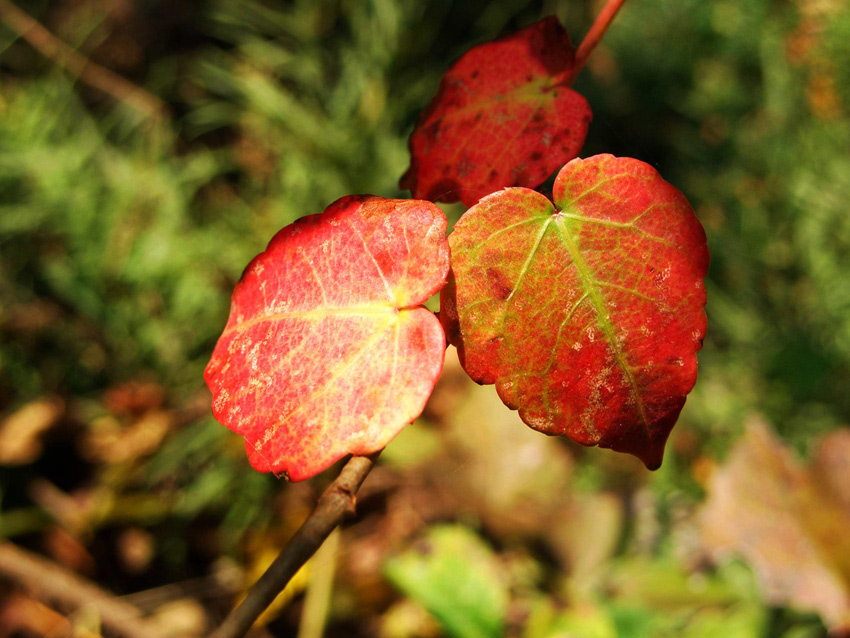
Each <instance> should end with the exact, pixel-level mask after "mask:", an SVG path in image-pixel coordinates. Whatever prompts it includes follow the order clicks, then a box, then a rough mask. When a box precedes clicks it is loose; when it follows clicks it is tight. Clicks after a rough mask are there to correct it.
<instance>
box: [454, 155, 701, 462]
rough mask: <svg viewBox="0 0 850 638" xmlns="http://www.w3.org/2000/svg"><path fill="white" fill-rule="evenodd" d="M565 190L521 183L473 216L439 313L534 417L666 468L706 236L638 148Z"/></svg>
mask: <svg viewBox="0 0 850 638" xmlns="http://www.w3.org/2000/svg"><path fill="white" fill-rule="evenodd" d="M554 198H555V202H556V204H557V208H555V207H554V206H553V205H552V203H551V202H550V201H549V200H548V199H546V198H545V197H544V196H543V195H540V194H539V193H536V192H534V191H531V190H527V189H524V188H509V189H505V190H503V191H501V192H498V193H494V194H493V195H490V196H489V197H486V198H484V199H482V200H481V201H480V202H479V203H478V204H477V205H476V206H474V207H473V208H471V209H470V210H469V211H467V213H466V214H465V215H464V216H463V217H461V219H460V221H459V222H458V223H457V225H456V226H455V229H454V232H453V233H452V235H451V237H450V238H449V245H450V246H451V252H452V270H451V272H450V274H449V283H448V285H447V286H446V288H444V289H443V293H442V295H441V299H442V301H441V306H442V308H441V312H440V318H441V320H442V321H443V326H444V327H445V328H446V333H447V335H448V338H449V341H450V342H451V343H453V344H455V345H456V346H457V347H458V351H459V353H460V356H461V361H462V363H463V366H464V369H465V370H466V371H467V372H468V373H469V375H470V376H471V377H472V378H473V379H475V380H476V381H478V382H480V383H495V384H496V389H497V390H498V392H499V396H500V397H501V398H502V400H503V401H504V402H505V404H507V405H508V406H509V407H510V408H513V409H518V410H519V413H520V416H521V417H522V419H523V421H525V422H526V423H527V424H528V425H530V426H531V427H533V428H535V429H537V430H540V431H541V432H545V433H547V434H567V435H568V436H569V437H570V438H572V439H573V440H575V441H578V442H579V443H582V444H584V445H599V446H601V447H608V448H612V449H614V450H617V451H620V452H629V453H631V454H634V455H635V456H638V457H639V458H640V459H641V460H642V461H643V462H644V463H645V464H646V465H647V467H649V468H651V469H654V468H656V467H658V466H659V465H660V464H661V459H662V456H663V453H664V444H665V442H666V440H667V437H668V435H669V433H670V430H671V429H672V427H673V425H674V424H675V422H676V419H677V418H678V416H679V412H680V411H681V409H682V406H683V405H684V403H685V395H687V394H688V392H690V390H691V388H692V387H693V385H694V382H695V380H696V374H697V361H696V352H697V351H698V350H699V349H700V348H701V347H702V339H703V335H704V334H705V328H706V316H705V312H704V310H703V308H704V306H705V287H704V286H703V282H702V279H703V277H705V274H706V271H707V268H708V249H707V247H706V243H705V233H704V231H703V229H702V226H701V225H700V223H699V221H698V220H697V218H696V216H695V215H694V213H693V210H692V209H691V207H690V205H689V204H688V202H687V200H686V199H685V197H684V196H683V195H682V194H681V193H680V192H679V191H678V190H676V189H675V188H674V187H673V186H671V185H670V184H668V183H667V182H665V181H664V180H663V179H661V177H660V176H659V175H658V173H657V172H656V171H655V170H654V169H653V168H652V167H651V166H649V165H648V164H644V163H643V162H639V161H638V160H634V159H628V158H615V157H613V156H611V155H597V156H595V157H591V158H589V159H586V160H579V159H576V160H573V161H571V162H570V163H569V164H567V165H566V166H565V167H564V168H563V169H562V170H561V172H560V173H559V174H558V177H557V179H556V180H555V186H554Z"/></svg>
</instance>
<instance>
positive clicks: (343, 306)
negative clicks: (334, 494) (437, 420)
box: [206, 196, 449, 481]
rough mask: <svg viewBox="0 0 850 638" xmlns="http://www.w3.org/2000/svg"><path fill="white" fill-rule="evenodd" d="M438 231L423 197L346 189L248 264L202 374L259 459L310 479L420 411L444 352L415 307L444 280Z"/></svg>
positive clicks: (436, 330)
mask: <svg viewBox="0 0 850 638" xmlns="http://www.w3.org/2000/svg"><path fill="white" fill-rule="evenodd" d="M445 232H446V218H445V216H444V215H443V213H442V212H441V211H440V210H439V209H438V208H437V207H436V206H435V205H433V204H431V203H430V202H423V201H410V200H390V199H383V198H379V197H371V196H353V197H345V198H343V199H341V200H339V201H337V202H336V203H334V204H332V205H331V206H329V207H328V208H327V210H325V212H324V213H322V214H320V215H312V216H309V217H305V218H302V219H300V220H298V221H297V222H295V223H294V224H292V225H291V226H287V227H286V228H284V229H283V230H281V231H280V232H279V233H278V234H277V235H276V236H275V237H274V239H272V241H271V243H270V244H269V246H268V248H267V249H266V251H265V252H263V253H262V254H260V255H259V256H258V257H256V258H255V259H254V260H253V261H252V262H251V264H250V265H249V266H248V268H247V269H246V271H245V273H244V275H243V276H242V279H241V281H240V282H239V283H238V284H237V286H236V289H235V290H234V292H233V300H232V305H231V312H230V318H229V320H228V322H227V326H226V328H225V329H224V333H223V334H222V336H221V338H220V339H219V341H218V344H217V345H216V348H215V352H214V353H213V356H212V360H211V361H210V363H209V365H208V366H207V369H206V380H207V384H208V385H209V387H210V389H211V390H212V393H213V413H214V415H215V417H216V418H217V419H218V420H219V422H221V423H222V424H224V425H226V426H227V427H228V428H230V429H231V430H234V431H235V432H238V433H239V434H241V435H243V436H244V437H245V443H246V448H247V451H248V457H249V458H250V461H251V464H252V465H253V467H254V468H255V469H257V470H259V471H263V472H269V471H271V472H275V473H276V474H283V475H286V476H288V477H289V478H290V479H292V480H294V481H297V480H302V479H306V478H310V477H311V476H313V475H315V474H317V473H319V472H321V471H322V470H324V469H325V468H327V467H328V466H329V465H331V464H332V463H333V462H335V461H336V460H338V459H340V458H341V457H343V456H345V455H346V454H369V453H372V452H376V451H378V450H380V449H382V448H383V447H384V446H385V445H386V444H387V443H388V442H389V441H390V440H391V439H392V438H393V437H394V436H395V435H396V434H397V433H398V432H399V431H400V430H401V428H403V427H404V426H405V425H406V424H407V423H409V422H411V421H412V420H413V419H415V418H416V417H417V416H418V415H419V413H420V412H421V411H422V408H423V407H424V405H425V401H426V400H427V398H428V396H429V395H430V393H431V390H432V389H433V386H434V383H435V382H436V379H437V377H438V376H439V373H440V370H441V369H442V365H443V356H444V351H445V337H444V335H443V331H442V329H441V327H440V323H439V321H437V319H436V317H434V315H433V314H432V313H431V312H430V311H428V310H426V309H425V308H424V307H422V306H421V305H420V304H421V303H423V302H424V301H425V300H427V299H428V297H429V296H430V295H432V294H433V293H435V292H436V291H437V290H439V289H440V287H441V286H442V285H443V283H444V282H445V279H446V272H447V270H448V258H449V254H448V245H447V242H446V237H445Z"/></svg>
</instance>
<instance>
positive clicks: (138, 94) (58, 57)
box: [0, 0, 168, 120]
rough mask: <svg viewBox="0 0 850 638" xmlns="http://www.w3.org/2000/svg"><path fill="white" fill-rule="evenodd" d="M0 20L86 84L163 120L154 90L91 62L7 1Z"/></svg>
mask: <svg viewBox="0 0 850 638" xmlns="http://www.w3.org/2000/svg"><path fill="white" fill-rule="evenodd" d="M0 20H2V21H3V23H4V24H6V25H7V26H8V27H9V28H10V29H12V31H14V32H15V33H17V34H18V35H19V36H20V37H22V38H23V39H24V40H26V41H27V42H29V44H30V46H32V48H33V49H35V50H36V51H38V52H39V53H41V55H43V56H44V57H45V58H47V59H48V60H50V61H52V62H54V63H55V64H57V65H59V66H60V67H62V68H64V69H65V70H67V71H69V72H70V73H71V74H73V75H75V76H77V77H78V78H80V79H81V80H82V81H83V82H85V83H86V84H88V85H90V86H93V87H95V88H97V89H99V90H101V91H103V92H104V93H106V94H108V95H111V96H112V97H114V98H115V99H117V100H119V101H120V102H124V103H126V104H128V105H129V106H131V107H133V108H134V109H136V110H137V111H139V112H141V113H142V114H144V115H146V116H148V117H151V118H153V119H155V120H162V119H164V118H165V116H166V114H167V113H168V107H167V106H166V104H165V102H163V101H162V100H160V99H159V98H158V97H156V96H155V95H154V94H153V93H149V92H148V91H145V90H144V89H143V88H141V87H138V86H136V85H135V84H133V83H132V82H129V81H128V80H126V79H124V78H122V77H121V76H120V75H117V74H116V73H113V72H112V71H110V70H109V69H107V68H106V67H103V66H100V65H99V64H97V63H96V62H92V61H91V60H89V59H88V58H87V57H86V56H84V55H83V54H81V53H80V52H79V51H75V50H74V49H72V48H71V47H69V46H68V45H67V44H65V43H64V42H62V41H61V40H60V39H59V38H57V37H56V36H55V35H53V34H52V33H50V31H48V30H47V29H46V28H45V27H44V26H42V25H41V23H39V22H38V21H37V20H35V18H33V17H32V16H30V15H29V14H28V13H26V12H25V11H23V10H21V9H19V8H18V7H17V6H16V5H15V4H13V3H12V2H11V1H10V0H0Z"/></svg>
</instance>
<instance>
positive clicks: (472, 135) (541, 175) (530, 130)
mask: <svg viewBox="0 0 850 638" xmlns="http://www.w3.org/2000/svg"><path fill="white" fill-rule="evenodd" d="M574 64H575V51H574V49H573V46H572V44H571V43H570V38H569V35H568V34H567V31H566V30H565V29H564V27H563V26H562V25H561V24H560V22H558V20H557V18H555V17H553V16H550V17H547V18H544V19H543V20H540V21H539V22H536V23H534V24H532V25H530V26H528V27H526V28H524V29H521V30H520V31H517V32H516V33H513V34H511V35H508V36H506V37H504V38H501V39H498V40H494V41H492V42H488V43H485V44H482V45H479V46H477V47H474V48H472V49H470V50H469V51H467V52H466V53H465V54H464V55H463V56H462V57H461V58H460V59H459V60H458V61H457V62H455V63H454V64H453V65H452V67H451V68H450V69H449V70H448V71H447V72H446V74H445V75H444V76H443V79H442V80H441V82H440V86H439V89H438V91H437V94H436V95H435V97H434V98H433V100H432V101H431V103H430V104H429V106H428V107H427V108H426V109H425V111H424V112H423V113H422V115H421V116H420V118H419V121H418V124H417V126H416V128H415V130H414V131H413V133H412V134H411V136H410V139H409V142H408V146H409V149H410V156H411V163H410V167H409V168H408V170H407V172H406V173H405V174H404V175H403V176H402V178H401V180H400V182H399V184H400V187H401V188H405V189H410V191H411V192H412V194H413V196H414V197H416V198H421V199H428V200H431V201H441V202H455V201H458V200H460V201H462V202H463V203H464V205H466V206H472V205H473V204H474V203H475V202H477V201H478V200H479V199H480V198H481V197H482V196H484V195H488V194H490V193H492V192H495V191H496V190H498V189H500V188H504V187H507V186H523V187H528V188H536V187H537V186H539V185H540V184H542V183H543V182H544V181H545V180H546V179H547V178H548V177H549V176H550V175H551V174H552V173H553V172H554V171H555V170H556V169H558V168H559V167H560V166H562V165H563V164H564V163H565V162H567V161H568V160H570V159H572V158H574V157H576V156H577V155H578V153H579V152H580V151H581V147H582V146H583V145H584V139H585V136H586V135H587V128H588V125H589V123H590V120H591V118H592V113H591V110H590V106H589V105H588V103H587V101H586V100H585V99H584V97H582V96H581V95H580V94H578V93H576V92H575V91H574V90H572V89H570V88H569V84H568V83H569V82H571V80H572V72H573V69H574ZM541 81H542V82H543V85H542V86H540V87H539V90H536V91H535V92H534V93H533V94H530V95H526V96H524V99H526V100H528V99H529V98H530V97H531V98H534V99H538V100H539V99H540V98H542V97H546V96H552V100H553V101H552V102H551V103H550V104H549V105H548V108H547V107H544V106H540V107H539V108H528V109H526V111H527V112H523V111H522V110H521V109H520V108H519V107H521V106H523V105H526V104H525V103H523V102H516V93H518V92H521V91H522V90H523V87H526V88H527V87H529V86H532V85H533V84H534V83H535V82H541ZM494 82H502V83H506V86H505V87H503V88H504V90H499V91H496V92H493V91H492V90H490V91H489V93H488V86H487V85H488V83H489V84H492V83H494ZM470 93H472V94H473V95H476V94H477V95H485V96H486V98H485V101H484V103H483V106H482V107H481V108H478V109H476V108H474V106H475V105H474V104H472V105H470V104H469V102H468V94H470ZM512 93H513V94H514V97H513V99H514V102H513V108H514V111H515V112H514V113H513V114H512V112H511V111H510V110H507V111H506V110H504V106H505V105H506V104H507V105H509V106H510V105H511V102H510V99H509V100H507V101H506V100H505V96H506V95H507V96H509V97H510V96H511V94H512ZM556 104H557V108H556ZM520 113H521V115H519V117H521V118H524V121H523V122H521V123H520V124H517V123H515V122H513V121H512V117H515V116H517V115H518V114H520ZM488 127H490V128H492V127H496V128H497V132H495V133H494V132H493V131H490V130H488ZM499 127H501V128H499ZM500 135H501V136H503V137H504V138H509V137H510V136H515V137H514V139H513V140H508V141H506V139H502V138H500ZM453 139H456V140H460V143H454V144H453V143H451V140H453ZM446 140H449V143H447V142H446ZM506 146H508V150H507V152H506V151H505V147H506ZM447 157H448V158H450V159H449V160H448V161H447V160H446V159H445V158H447Z"/></svg>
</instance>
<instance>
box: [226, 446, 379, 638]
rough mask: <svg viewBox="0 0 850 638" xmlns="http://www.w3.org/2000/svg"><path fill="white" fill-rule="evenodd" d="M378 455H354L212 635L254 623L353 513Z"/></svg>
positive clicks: (229, 636)
mask: <svg viewBox="0 0 850 638" xmlns="http://www.w3.org/2000/svg"><path fill="white" fill-rule="evenodd" d="M376 457H377V454H373V455H372V456H354V457H352V458H351V459H350V460H349V461H348V463H346V464H345V467H343V468H342V471H341V472H340V473H339V476H338V477H337V478H336V480H335V481H334V482H333V483H331V484H330V485H329V486H328V488H327V489H326V490H325V491H324V493H323V494H322V495H321V496H320V497H319V500H318V502H317V503H316V507H315V508H314V509H313V512H312V513H311V514H310V516H309V517H308V518H307V520H306V521H304V524H303V525H302V526H301V527H299V528H298V531H297V532H295V535H294V536H293V537H292V539H291V540H290V541H289V542H288V543H287V544H286V546H285V547H284V548H283V549H282V550H281V551H280V554H278V556H277V558H275V560H274V562H273V563H272V564H271V566H269V568H268V569H267V570H266V571H265V573H264V574H263V575H262V576H260V579H259V580H258V581H257V582H256V583H255V584H254V586H253V587H251V589H250V590H249V591H248V595H247V596H246V597H245V600H243V601H242V603H241V604H240V605H239V606H238V607H236V608H235V609H234V610H233V611H231V612H230V614H229V615H228V616H227V618H225V619H224V622H223V623H222V624H221V625H220V626H219V627H218V629H216V630H215V631H214V632H213V633H212V634H210V638H240V637H241V636H244V635H245V633H247V631H248V630H249V629H250V628H251V625H253V624H254V621H255V620H257V618H258V617H259V616H260V614H262V613H263V611H264V610H265V609H266V607H268V606H269V605H270V604H271V603H272V601H274V599H275V597H276V596H277V595H278V594H279V593H280V592H281V590H283V588H284V587H285V586H286V584H287V583H288V582H289V580H290V579H291V578H292V577H293V576H294V575H295V572H297V571H298V569H299V568H300V567H301V566H302V565H303V564H304V563H306V562H307V560H308V559H309V558H310V557H311V556H312V555H313V554H314V553H315V552H316V550H317V549H319V546H320V545H321V544H322V543H323V542H324V541H325V539H326V538H327V537H328V536H329V535H330V533H331V532H333V530H334V529H336V527H337V525H339V524H340V522H341V521H342V519H343V518H345V516H346V515H347V514H352V513H354V506H355V503H356V500H357V499H356V494H357V490H359V489H360V486H361V485H362V484H363V481H364V480H365V478H366V476H367V475H368V474H369V472H370V471H371V470H372V467H373V466H374V464H375V458H376Z"/></svg>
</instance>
